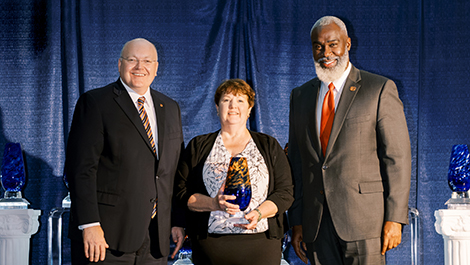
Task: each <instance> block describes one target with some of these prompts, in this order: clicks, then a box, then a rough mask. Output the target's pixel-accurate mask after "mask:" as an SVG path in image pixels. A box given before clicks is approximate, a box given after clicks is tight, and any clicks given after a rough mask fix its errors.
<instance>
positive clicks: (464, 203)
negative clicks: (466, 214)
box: [446, 191, 470, 210]
mask: <svg viewBox="0 0 470 265" xmlns="http://www.w3.org/2000/svg"><path fill="white" fill-rule="evenodd" d="M446 205H447V209H455V210H470V192H469V191H454V192H452V197H451V198H450V199H449V200H448V201H447V202H446Z"/></svg>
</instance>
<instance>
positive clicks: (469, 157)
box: [446, 144, 470, 205]
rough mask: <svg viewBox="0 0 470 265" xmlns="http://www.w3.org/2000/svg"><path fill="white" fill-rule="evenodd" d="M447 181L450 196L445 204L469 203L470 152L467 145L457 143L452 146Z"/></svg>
mask: <svg viewBox="0 0 470 265" xmlns="http://www.w3.org/2000/svg"><path fill="white" fill-rule="evenodd" d="M448 183H449V187H450V189H451V190H452V198H451V199H450V200H449V201H447V203H446V204H448V205H449V204H451V205H452V204H453V205H457V204H469V203H470V199H469V193H468V191H469V190H470V153H469V150H468V147H467V145H465V144H458V145H454V146H453V147H452V154H451V156H450V163H449V172H448Z"/></svg>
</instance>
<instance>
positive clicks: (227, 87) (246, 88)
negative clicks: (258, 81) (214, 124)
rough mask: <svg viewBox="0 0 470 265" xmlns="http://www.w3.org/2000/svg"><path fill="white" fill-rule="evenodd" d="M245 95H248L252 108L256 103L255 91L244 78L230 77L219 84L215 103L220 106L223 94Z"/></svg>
mask: <svg viewBox="0 0 470 265" xmlns="http://www.w3.org/2000/svg"><path fill="white" fill-rule="evenodd" d="M228 93H231V94H234V95H245V96H247V97H248V104H249V105H250V108H252V107H253V106H254V105H255V91H253V89H252V88H251V86H250V85H248V84H247V83H246V82H245V81H244V80H242V79H238V78H235V79H228V80H225V81H224V82H222V84H220V85H219V87H218V88H217V90H216V91H215V95H214V102H215V105H217V106H219V101H220V98H221V97H222V95H223V94H228Z"/></svg>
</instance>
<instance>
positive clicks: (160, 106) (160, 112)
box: [151, 90, 166, 158]
mask: <svg viewBox="0 0 470 265" xmlns="http://www.w3.org/2000/svg"><path fill="white" fill-rule="evenodd" d="M151 93H152V100H153V106H154V108H155V115H156V117H157V131H158V155H159V157H160V158H161V157H162V150H163V145H164V144H165V141H164V140H165V136H166V135H165V130H164V129H163V128H165V127H164V126H165V104H164V103H163V101H162V100H161V99H160V98H159V97H158V95H157V93H156V92H155V91H153V90H151Z"/></svg>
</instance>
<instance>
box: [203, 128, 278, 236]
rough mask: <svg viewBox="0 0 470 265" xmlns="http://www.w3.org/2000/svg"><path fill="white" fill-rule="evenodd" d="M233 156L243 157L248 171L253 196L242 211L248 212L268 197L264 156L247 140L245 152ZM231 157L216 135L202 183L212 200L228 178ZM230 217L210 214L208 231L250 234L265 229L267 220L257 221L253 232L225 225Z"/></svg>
mask: <svg viewBox="0 0 470 265" xmlns="http://www.w3.org/2000/svg"><path fill="white" fill-rule="evenodd" d="M236 157H246V158H247V162H248V172H249V174H250V180H251V191H252V197H251V201H250V204H249V205H248V208H247V209H246V210H245V211H244V212H245V213H249V212H250V211H252V210H253V209H255V208H256V207H258V206H259V205H260V204H261V203H263V202H264V201H265V200H266V197H267V195H268V185H269V172H268V168H267V167H266V163H265V161H264V158H263V156H262V155H261V153H260V152H259V150H258V148H257V147H256V144H255V142H254V141H253V139H250V141H249V142H248V144H247V146H246V147H245V149H244V150H243V151H242V152H241V153H239V154H238V155H236ZM230 159H231V154H230V153H229V152H228V151H227V149H226V148H225V145H224V142H223V141H222V136H221V135H220V132H219V134H218V135H217V139H216V140H215V143H214V146H213V147H212V150H211V152H210V154H209V156H208V157H207V159H206V162H205V163H204V169H203V174H202V175H203V180H204V185H205V186H206V189H207V192H208V193H209V195H210V196H211V197H212V198H214V197H215V196H217V192H218V191H219V189H220V187H221V186H222V184H223V183H224V181H225V178H226V177H227V170H228V167H229V165H230ZM228 217H229V214H228V213H226V212H223V211H213V212H211V214H210V218H209V224H208V227H209V229H208V232H209V233H214V234H252V233H261V232H264V231H266V230H268V221H267V219H266V218H264V219H262V220H261V221H259V222H258V224H257V226H256V228H255V229H253V230H247V229H243V228H240V227H234V226H233V224H230V223H227V222H226V220H227V219H228Z"/></svg>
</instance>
